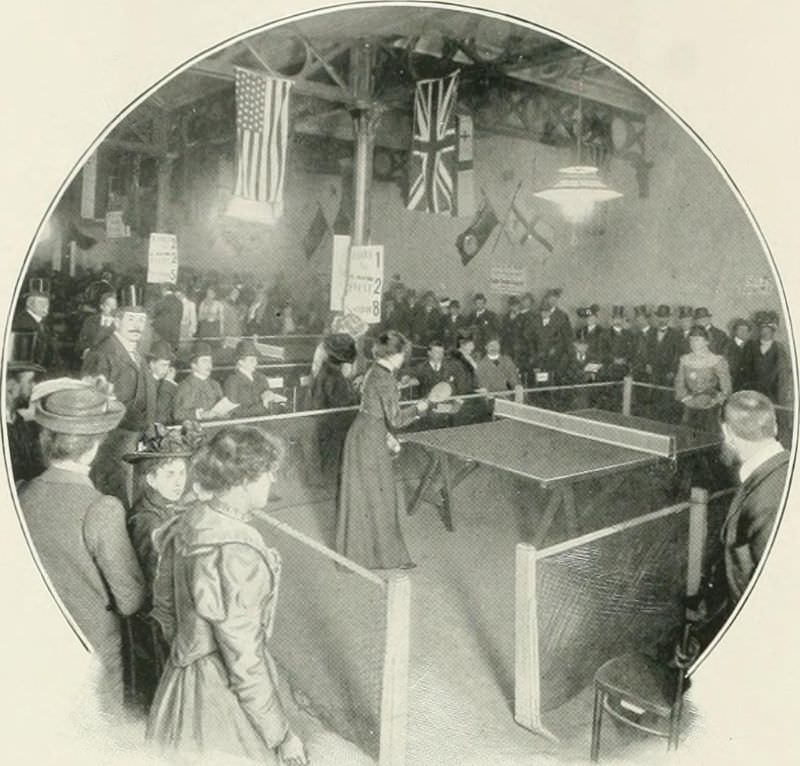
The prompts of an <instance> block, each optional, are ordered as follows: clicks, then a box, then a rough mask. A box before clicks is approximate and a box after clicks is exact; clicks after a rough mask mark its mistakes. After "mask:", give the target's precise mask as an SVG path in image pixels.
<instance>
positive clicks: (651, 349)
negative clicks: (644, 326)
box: [647, 304, 681, 421]
mask: <svg viewBox="0 0 800 766" xmlns="http://www.w3.org/2000/svg"><path fill="white" fill-rule="evenodd" d="M655 316H656V327H655V329H653V330H651V331H650V337H649V338H648V350H647V358H648V360H649V365H650V372H651V375H652V382H653V383H654V384H655V385H657V386H666V387H671V386H673V385H674V383H675V373H676V372H677V370H678V360H679V358H680V345H681V338H680V334H679V333H678V331H677V330H676V329H675V328H674V327H672V326H671V325H670V319H671V317H672V310H671V309H670V307H669V306H667V305H664V304H662V305H660V306H659V307H658V308H657V309H656V314H655ZM652 415H653V416H654V417H656V418H657V419H660V420H665V421H672V420H674V419H675V417H676V411H675V404H674V397H673V396H672V395H671V394H668V392H666V391H656V392H655V396H654V405H653V410H652Z"/></svg>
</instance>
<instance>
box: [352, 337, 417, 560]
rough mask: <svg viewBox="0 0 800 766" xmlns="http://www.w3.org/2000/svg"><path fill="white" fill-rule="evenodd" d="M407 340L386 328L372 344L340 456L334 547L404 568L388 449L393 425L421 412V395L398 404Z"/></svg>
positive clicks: (393, 449) (354, 556)
mask: <svg viewBox="0 0 800 766" xmlns="http://www.w3.org/2000/svg"><path fill="white" fill-rule="evenodd" d="M407 347H408V342H407V341H406V339H405V338H404V337H403V335H401V334H400V333H398V332H395V331H393V330H387V331H386V332H384V333H381V335H380V336H379V337H378V339H377V342H376V343H375V346H374V347H373V355H374V358H375V363H374V364H373V365H372V367H370V369H369V371H368V372H367V375H366V377H365V379H364V386H363V389H362V394H361V409H360V411H359V413H358V415H357V416H356V419H355V421H354V422H353V425H352V426H351V427H350V430H349V431H348V433H347V439H346V440H345V445H344V459H343V461H342V482H341V492H340V497H339V515H338V518H337V525H336V548H337V550H338V551H339V552H340V553H342V554H344V555H345V556H347V557H349V558H351V559H352V560H353V561H356V562H358V563H359V564H362V565H363V566H366V567H369V568H371V569H395V568H404V569H408V568H410V567H413V566H414V562H413V561H412V560H411V557H410V556H409V555H408V549H407V548H406V544H405V541H404V540H403V533H402V530H401V529H400V508H399V502H398V497H397V494H396V490H395V478H394V469H393V467H392V455H393V454H394V453H395V452H396V451H397V450H398V449H399V444H398V443H397V440H396V439H395V437H394V434H393V431H394V430H396V429H398V428H403V426H407V425H408V424H409V423H411V422H413V421H414V420H416V419H417V418H419V417H420V415H422V414H423V413H424V412H425V411H426V410H427V409H428V403H427V401H425V400H422V401H420V402H418V403H417V404H416V405H415V406H412V407H407V408H404V409H402V410H401V409H400V395H399V392H398V389H397V380H396V379H395V374H396V373H397V371H398V370H399V369H400V368H401V367H402V366H403V364H404V362H405V356H406V349H407Z"/></svg>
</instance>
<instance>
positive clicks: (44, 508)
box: [19, 386, 145, 712]
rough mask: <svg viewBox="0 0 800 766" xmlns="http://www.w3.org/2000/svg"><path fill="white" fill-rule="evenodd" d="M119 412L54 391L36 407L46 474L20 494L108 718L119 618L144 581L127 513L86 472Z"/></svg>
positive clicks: (83, 394) (116, 679) (115, 682)
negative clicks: (88, 657)
mask: <svg viewBox="0 0 800 766" xmlns="http://www.w3.org/2000/svg"><path fill="white" fill-rule="evenodd" d="M124 415H125V408H124V406H123V405H122V404H120V403H119V402H117V401H116V400H115V399H113V398H110V397H108V396H106V395H105V394H103V393H101V392H99V391H98V390H96V389H94V388H91V387H88V386H86V387H82V388H69V389H63V390H59V391H54V392H52V393H50V394H49V395H48V396H46V397H45V398H44V399H43V400H39V401H37V402H36V410H35V418H36V422H37V423H38V424H39V425H40V426H41V428H42V447H43V450H44V454H45V458H46V459H47V462H48V468H47V470H46V471H45V472H44V473H43V474H42V475H41V476H38V477H37V478H35V479H33V480H32V481H31V482H30V483H29V484H27V485H26V486H24V487H23V488H22V490H21V491H20V493H19V503H20V508H21V509H22V515H23V517H24V519H25V524H26V526H27V528H28V533H29V535H30V539H31V542H32V544H33V547H34V548H35V549H36V553H37V555H38V557H39V560H40V561H41V563H42V568H43V570H44V571H45V572H46V573H47V577H48V579H49V581H50V583H51V584H52V586H53V588H54V590H55V592H56V593H57V594H58V597H59V599H60V600H61V602H62V603H63V604H64V607H65V609H66V610H67V612H68V613H69V614H70V616H71V617H72V619H73V620H74V621H75V623H76V624H77V625H78V627H79V628H80V631H81V633H82V634H83V635H84V636H85V637H86V639H87V641H88V642H89V644H90V645H91V646H92V648H93V650H94V652H95V654H96V656H97V658H98V659H99V661H100V665H101V668H102V671H103V673H102V677H101V683H100V686H99V688H98V694H99V697H100V702H101V705H102V709H103V710H104V711H106V712H108V711H109V710H114V709H118V708H119V707H120V705H121V704H122V701H123V688H122V641H121V632H120V616H121V615H130V614H133V613H134V612H136V611H137V610H138V609H139V608H140V607H141V606H142V604H143V602H144V598H145V588H144V580H143V577H142V572H141V570H140V568H139V564H138V562H137V561H136V554H135V553H134V551H133V548H132V547H131V543H130V540H129V539H128V533H127V531H126V529H125V509H124V508H123V507H122V505H120V503H119V501H118V500H117V499H116V498H114V497H109V496H107V495H104V494H102V493H101V492H99V491H98V490H97V489H96V488H95V487H94V486H93V485H92V482H91V480H90V479H89V467H90V465H91V463H92V461H93V459H94V456H95V455H96V454H97V450H98V447H99V446H100V443H101V442H102V440H103V435H104V434H106V433H108V432H109V431H111V430H112V429H113V428H114V427H115V426H116V425H117V424H118V423H119V422H120V420H121V419H122V418H123V417H124Z"/></svg>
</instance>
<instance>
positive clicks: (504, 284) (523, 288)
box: [489, 266, 528, 295]
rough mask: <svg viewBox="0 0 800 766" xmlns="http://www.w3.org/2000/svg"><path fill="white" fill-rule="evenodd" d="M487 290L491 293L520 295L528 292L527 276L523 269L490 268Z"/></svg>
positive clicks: (510, 267)
mask: <svg viewBox="0 0 800 766" xmlns="http://www.w3.org/2000/svg"><path fill="white" fill-rule="evenodd" d="M489 289H490V290H491V291H492V292H493V293H504V294H506V295H520V294H521V293H524V292H527V291H528V275H527V273H526V271H525V269H517V268H514V267H513V266H492V271H491V274H490V275H489Z"/></svg>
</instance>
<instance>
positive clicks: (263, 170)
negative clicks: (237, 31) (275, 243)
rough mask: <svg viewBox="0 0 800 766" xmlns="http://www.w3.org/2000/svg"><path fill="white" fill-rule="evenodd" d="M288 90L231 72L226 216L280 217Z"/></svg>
mask: <svg viewBox="0 0 800 766" xmlns="http://www.w3.org/2000/svg"><path fill="white" fill-rule="evenodd" d="M291 86H292V82H291V81H290V80H282V79H277V78H272V77H265V76H264V75H262V74H260V73H259V72H252V71H250V70H249V69H243V68H242V67H236V186H235V189H234V192H233V199H232V200H231V203H230V205H229V206H228V215H233V216H236V217H239V218H247V219H251V220H258V221H262V222H265V223H270V222H271V221H274V220H275V219H277V218H280V217H281V215H282V214H283V183H284V178H285V175H286V146H287V143H288V137H289V91H290V89H291Z"/></svg>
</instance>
